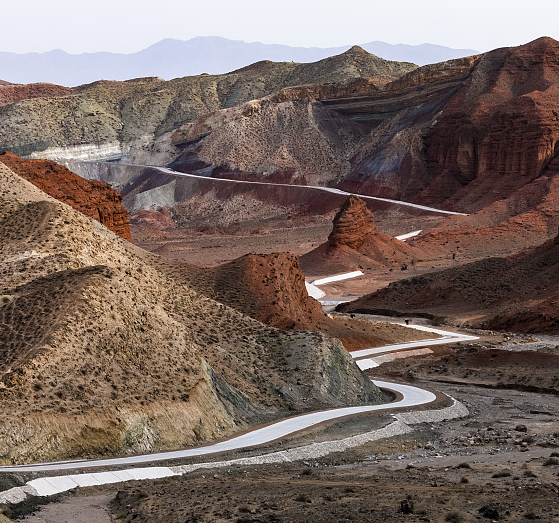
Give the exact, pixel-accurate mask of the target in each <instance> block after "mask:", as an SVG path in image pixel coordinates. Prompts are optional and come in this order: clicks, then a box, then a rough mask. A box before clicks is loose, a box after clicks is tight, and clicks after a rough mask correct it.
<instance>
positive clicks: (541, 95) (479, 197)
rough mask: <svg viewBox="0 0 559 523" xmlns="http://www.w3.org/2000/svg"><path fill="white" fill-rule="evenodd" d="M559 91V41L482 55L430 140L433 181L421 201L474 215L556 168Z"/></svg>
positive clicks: (428, 149)
mask: <svg viewBox="0 0 559 523" xmlns="http://www.w3.org/2000/svg"><path fill="white" fill-rule="evenodd" d="M558 95H559V42H557V41H555V40H553V39H551V38H540V39H538V40H536V41H534V42H531V43H529V44H526V45H523V46H520V47H513V48H503V49H497V50H495V51H491V52H489V53H486V54H485V55H483V57H482V58H481V60H480V61H479V63H478V64H477V66H476V67H475V69H474V70H473V72H472V74H471V75H470V77H469V78H468V79H467V81H466V82H465V83H464V85H463V87H462V88H461V89H460V91H459V92H458V93H457V94H456V95H455V96H454V97H453V98H452V99H451V100H449V102H448V103H447V104H446V106H445V108H444V110H443V111H442V113H441V114H440V115H438V117H437V120H436V123H435V125H434V126H433V128H432V130H431V131H430V132H429V134H428V135H427V136H426V138H425V145H426V161H427V165H428V167H429V170H430V175H431V180H429V185H428V186H427V187H426V189H425V190H424V191H423V192H422V194H421V199H422V201H427V200H429V201H431V202H433V201H436V202H444V201H445V200H446V203H447V204H448V205H452V206H454V207H457V206H459V207H461V208H463V209H468V212H472V211H475V210H478V209H480V208H482V207H483V206H485V205H487V204H488V203H491V202H492V201H495V200H498V199H500V198H502V197H503V196H507V195H508V194H510V193H511V192H512V191H514V190H516V189H518V188H519V187H521V186H523V185H525V184H526V183H528V182H530V181H531V180H533V179H535V178H537V177H538V176H540V175H542V174H544V172H545V171H546V169H547V168H548V167H553V166H550V163H551V162H552V161H553V159H554V158H557V155H558V153H559V151H558V148H557V143H558V142H559V117H558V109H557V97H558ZM554 170H555V172H558V171H559V169H558V168H557V166H555V167H554Z"/></svg>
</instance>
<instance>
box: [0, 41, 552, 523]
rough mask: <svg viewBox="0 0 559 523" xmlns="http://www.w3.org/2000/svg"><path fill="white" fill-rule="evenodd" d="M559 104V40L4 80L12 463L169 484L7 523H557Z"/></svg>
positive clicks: (0, 455) (5, 411)
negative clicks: (142, 73) (140, 471)
mask: <svg viewBox="0 0 559 523" xmlns="http://www.w3.org/2000/svg"><path fill="white" fill-rule="evenodd" d="M558 100H559V42H557V41H555V40H553V39H551V38H540V39H538V40H535V41H533V42H530V43H527V44H525V45H522V46H519V47H509V48H501V49H496V50H494V51H490V52H487V53H484V54H482V55H477V56H472V57H468V58H461V59H457V60H451V61H448V62H443V63H440V64H431V65H427V66H423V67H417V66H415V65H413V64H407V63H398V62H389V61H386V60H382V59H379V58H378V57H375V56H374V55H371V54H369V53H367V52H366V51H364V50H363V49H361V48H360V47H358V46H355V47H353V48H351V49H350V50H349V51H347V52H346V53H344V54H342V55H339V56H334V57H331V58H328V59H326V60H321V61H319V62H315V63H309V64H296V63H273V62H258V63H256V64H253V65H251V66H248V67H245V68H243V69H240V70H238V71H233V72H231V73H228V74H225V75H200V76H197V77H185V78H178V79H175V80H172V81H168V82H165V81H163V80H161V79H157V78H147V79H146V78H144V79H136V80H130V81H127V82H106V81H100V82H95V83H94V84H89V85H84V86H80V87H75V88H64V87H59V86H53V85H49V84H34V85H29V86H26V85H14V84H9V83H0V101H1V102H0V124H1V125H0V128H1V129H2V131H0V148H1V149H2V150H4V149H5V150H6V151H8V152H4V153H3V154H1V155H0V235H1V237H2V242H0V275H1V276H2V278H1V284H0V420H1V423H0V462H1V463H0V465H4V466H6V465H14V466H15V465H21V464H29V463H32V462H46V461H52V462H58V461H61V460H70V461H71V460H75V459H78V460H79V459H86V458H98V457H106V458H108V457H120V456H123V457H131V458H132V457H134V458H133V459H140V458H141V459H142V460H143V461H139V462H138V463H143V464H144V465H143V466H145V467H146V470H152V469H153V471H155V470H163V469H164V470H171V469H172V471H171V472H170V473H169V474H167V475H166V476H165V477H163V476H157V477H159V479H153V478H155V477H156V476H155V475H151V476H150V475H149V473H148V475H147V476H145V477H147V478H148V479H143V480H141V481H139V480H138V481H133V480H130V481H127V482H126V483H125V482H124V480H123V479H122V478H126V479H130V478H131V477H132V476H126V474H127V470H132V469H127V468H126V467H127V465H124V464H122V463H120V462H119V463H120V464H115V463H114V462H111V463H110V464H107V463H105V464H104V466H103V467H102V468H100V469H99V470H105V471H108V472H111V473H114V474H115V475H118V474H122V477H120V476H119V477H120V478H121V479H119V481H120V483H116V484H108V483H102V482H100V481H99V482H98V483H95V482H93V483H88V485H96V486H86V487H83V486H82V485H81V484H79V487H80V488H74V487H75V486H76V485H78V483H77V482H76V481H74V480H72V479H68V478H69V476H68V477H66V476H64V471H63V470H62V469H56V467H57V466H58V465H57V464H52V467H53V468H54V470H53V469H49V470H48V471H45V470H39V469H37V470H33V471H32V470H30V469H29V467H27V469H25V468H18V469H10V470H4V471H1V470H0V499H1V497H2V495H4V496H8V494H9V495H11V494H10V493H13V492H15V493H17V495H22V497H20V498H17V499H18V500H19V501H18V502H15V501H10V502H7V503H6V504H5V505H4V506H1V505H0V522H2V521H3V520H2V518H3V517H4V519H5V520H7V521H11V520H14V519H23V518H25V521H35V522H44V523H47V522H48V523H51V522H56V523H62V522H64V521H73V522H77V523H86V522H91V521H96V522H98V523H105V522H107V523H108V522H112V523H125V522H126V523H127V522H130V521H137V522H144V521H145V522H150V523H151V522H158V521H161V522H174V521H177V522H179V521H180V522H184V521H188V522H195V521H208V522H210V521H212V522H213V521H218V522H219V521H236V522H238V523H243V522H246V523H248V522H254V523H255V522H265V521H266V522H267V521H278V522H300V521H309V520H312V521H332V522H337V521H388V522H392V521H394V522H396V521H398V522H401V521H432V522H458V523H459V522H473V521H510V522H521V521H528V520H539V521H542V522H557V521H559V501H558V499H559V498H558V497H557V495H558V494H559V486H558V485H559V479H558V478H559V420H558V418H557V413H559V399H558V391H559V381H558V380H559V378H558V369H559V313H558V311H559V283H558V277H559V273H558V271H559V235H558V228H559V146H558V145H557V144H558V143H559V123H558V122H559V116H558V115H559V101H558ZM22 122H25V124H23V123H22ZM16 154H17V155H18V156H16ZM20 156H21V158H20ZM37 158H43V159H40V160H38V159H37ZM44 158H51V159H52V158H55V159H60V161H61V162H62V161H63V162H64V163H65V165H66V166H62V165H59V164H57V163H55V162H54V161H52V160H45V159H44ZM88 160H94V161H88ZM99 160H101V161H99ZM76 173H77V174H76ZM78 174H81V175H83V176H84V178H81V177H80V176H78ZM130 240H131V241H130ZM342 273H352V274H351V278H347V279H344V274H342ZM332 276H334V277H335V276H339V277H340V278H339V279H337V280H336V279H334V281H331V280H330V281H329V280H328V279H327V280H326V281H320V280H321V279H323V278H325V277H332ZM346 276H347V275H346ZM317 280H318V281H317ZM311 284H312V285H311ZM309 292H314V293H317V294H316V295H321V297H320V298H319V299H320V302H319V301H317V300H315V299H312V298H311V297H310V296H309ZM325 311H328V312H329V313H328V314H326V312H325ZM441 329H446V330H441ZM449 329H452V331H453V332H450V331H449ZM362 369H364V370H362ZM371 380H375V383H373V381H371ZM390 384H392V386H393V387H396V388H392V389H391V388H390ZM398 386H400V387H401V388H400V389H398V388H397V387H398ZM402 387H403V388H402ZM405 387H407V389H406V388H405ZM391 391H392V392H391ZM410 391H411V392H410ZM414 394H417V395H418V396H419V397H421V398H425V397H427V398H430V399H429V400H425V401H423V400H417V398H416V399H415V400H412V399H410V398H412V396H413V395H414ZM414 397H415V396H414ZM422 401H423V403H422ZM391 402H392V406H391ZM399 402H403V406H400V407H398V409H399V410H396V409H395V408H394V405H396V406H398V405H400V403H399ZM406 402H409V403H406ZM385 404H386V405H385ZM365 405H371V406H375V408H376V406H379V405H380V406H381V407H380V408H381V409H383V410H376V411H374V412H373V411H371V410H369V411H367V412H366V413H365V412H363V411H360V413H359V414H357V415H352V416H348V415H347V412H345V411H344V414H343V417H339V418H337V419H335V420H332V419H330V420H329V421H324V418H320V424H315V425H313V426H311V425H308V426H305V427H304V429H301V426H299V427H298V430H297V431H295V432H289V433H287V434H283V433H282V434H283V435H282V436H281V437H280V436H274V438H270V439H268V440H266V441H264V442H262V441H260V440H250V441H251V444H250V445H247V446H245V447H229V448H228V449H227V450H223V451H221V452H219V453H209V454H203V453H201V454H199V455H196V456H194V457H193V454H191V455H189V457H181V458H175V459H172V458H168V457H167V455H165V457H161V459H158V460H157V461H154V460H153V456H152V455H151V454H152V453H153V452H156V451H162V450H174V449H177V450H178V449H185V448H187V449H191V448H192V449H194V451H198V450H200V451H201V452H202V451H203V450H204V449H206V446H207V445H209V444H211V443H213V442H216V441H217V442H230V441H232V440H230V439H229V438H230V437H232V436H234V435H240V436H239V437H241V438H242V437H243V436H248V437H252V435H253V434H254V432H253V429H255V428H260V429H262V430H272V428H273V427H275V426H276V423H275V422H276V421H278V420H284V418H289V420H284V421H286V422H287V421H289V422H293V420H295V421H301V420H302V419H304V418H305V417H304V416H303V414H304V413H309V412H312V411H319V412H317V414H319V415H323V414H325V413H330V409H335V408H336V409H337V408H342V407H349V406H365ZM313 415H314V414H313ZM305 419H306V418H305ZM282 423H283V421H282V422H281V423H278V424H277V425H281V424H282ZM270 427H272V428H270ZM370 434H381V436H379V437H378V438H373V437H371V438H369V439H367V440H366V442H365V443H363V441H365V440H362V439H360V438H362V437H365V436H367V437H368V435H370ZM349 440H351V441H353V442H354V443H352V444H351V445H350V444H347V445H346V446H343V445H345V443H344V444H343V445H342V443H341V442H347V441H349ZM254 441H258V443H260V444H258V443H254ZM355 442H358V443H355ZM340 445H342V446H340ZM198 447H199V448H198ZM318 448H320V449H325V448H328V449H329V450H328V451H324V452H323V451H322V450H321V451H320V452H318V450H317V449H318ZM212 449H213V447H212ZM220 449H223V447H220ZM309 449H314V450H309ZM315 451H316V452H315ZM313 452H315V453H314V454H313ZM144 454H149V456H147V457H145V458H144ZM308 455H310V456H313V457H311V458H307V457H301V456H308ZM273 456H275V457H277V456H281V459H280V458H278V459H275V457H274V459H272V457H273ZM292 456H295V457H292ZM316 456H319V457H316ZM259 460H260V461H259ZM90 465H97V464H87V463H86V464H84V463H82V462H79V463H77V464H76V463H71V462H68V463H66V465H65V466H66V467H68V470H74V469H75V470H77V471H78V473H82V474H85V475H87V472H86V471H87V470H89V469H90ZM49 466H50V465H49ZM72 467H73V468H72ZM189 467H190V468H189ZM197 467H201V468H197ZM177 468H178V470H179V471H180V472H176V471H177ZM64 470H65V469H64ZM181 474H182V475H181ZM59 475H60V476H61V478H58V480H57V479H56V478H55V476H59ZM92 477H95V476H94V475H92ZM99 477H101V476H99ZM49 478H50V479H49ZM53 478H54V479H53ZM149 478H152V479H149ZM41 480H43V481H44V482H46V483H49V481H52V484H51V487H52V486H53V485H57V484H60V483H61V482H62V483H64V481H67V482H69V483H67V484H66V487H62V488H61V489H59V490H56V492H58V494H56V495H49V493H48V492H49V491H48V489H47V490H46V491H45V492H46V493H44V495H43V493H41V492H40V491H39V490H28V491H25V490H24V489H26V488H27V489H29V488H35V487H33V481H41ZM72 481H73V483H72ZM88 481H89V480H88ZM57 482H58V483H57ZM35 485H37V483H35ZM68 485H70V486H68ZM30 486H31V487H30ZM57 488H58V487H57ZM14 489H15V490H14ZM22 492H23V494H22ZM60 492H65V493H62V494H60ZM6 493H8V494H6ZM14 495H15V494H14ZM4 499H8V498H7V497H5V498H4ZM10 499H15V498H10ZM2 513H3V514H4V515H2Z"/></svg>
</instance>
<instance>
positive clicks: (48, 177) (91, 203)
mask: <svg viewBox="0 0 559 523" xmlns="http://www.w3.org/2000/svg"><path fill="white" fill-rule="evenodd" d="M0 162H2V163H3V164H4V165H6V166H7V167H9V168H10V169H11V170H12V171H13V172H15V173H17V174H19V175H20V176H21V177H23V178H25V179H26V180H28V181H30V182H31V183H32V184H33V185H35V186H36V187H38V188H39V189H41V190H42V191H44V192H46V193H47V194H49V195H50V196H52V197H53V198H56V199H57V200H59V201H61V202H64V203H67V204H68V205H70V206H71V207H73V208H74V209H76V210H77V211H80V212H81V213H83V214H85V215H86V216H89V217H90V218H93V219H94V220H97V221H98V222H100V223H102V224H103V225H104V226H105V227H107V229H110V230H111V231H113V232H114V233H116V234H118V235H119V236H122V238H124V239H125V240H128V241H132V236H131V235H130V224H129V222H128V215H127V211H126V208H125V207H124V206H123V205H122V196H121V195H120V194H119V193H118V192H116V191H115V190H113V189H111V186H110V185H109V184H108V183H105V182H100V181H98V180H85V179H84V178H82V177H81V176H78V175H77V174H74V173H73V172H71V171H70V170H68V169H67V168H66V167H64V166H63V165H58V164H57V163H55V162H52V161H50V160H23V159H22V158H18V157H17V156H15V155H13V154H11V153H8V152H5V153H2V154H0Z"/></svg>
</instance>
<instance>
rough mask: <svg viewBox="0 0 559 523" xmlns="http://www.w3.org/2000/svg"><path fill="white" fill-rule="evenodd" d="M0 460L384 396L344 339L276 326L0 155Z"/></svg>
mask: <svg viewBox="0 0 559 523" xmlns="http://www.w3.org/2000/svg"><path fill="white" fill-rule="evenodd" d="M0 235H1V237H2V242H0V274H1V275H2V277H1V278H0V282H1V284H0V418H1V419H2V425H1V426H0V461H1V462H3V463H16V462H29V461H39V460H54V459H63V458H74V457H90V456H99V455H107V454H121V453H128V452H147V451H151V450H156V449H165V448H167V449H168V448H177V447H180V446H184V445H189V444H193V443H196V442H199V441H209V440H212V439H216V438H221V437H224V436H227V435H229V434H231V433H232V432H235V431H236V430H239V429H241V428H245V427H247V426H250V425H255V424H259V423H263V422H267V421H269V420H271V419H274V418H278V417H281V416H283V415H285V414H286V413H288V412H293V411H295V412H297V411H303V410H309V409H320V408H327V407H331V406H338V405H344V406H345V405H348V404H363V403H371V402H378V401H382V395H381V394H380V392H379V391H378V389H376V387H374V385H373V384H372V383H371V382H370V380H369V379H368V378H366V377H365V376H364V375H363V374H362V373H361V372H360V371H359V369H358V368H357V367H356V365H355V364H354V362H353V361H352V359H351V357H350V356H349V355H348V354H347V352H346V351H345V350H344V349H343V347H342V345H341V344H340V343H339V342H338V341H337V340H334V339H332V338H329V337H327V336H325V335H323V334H319V333H310V332H305V331H300V332H295V333H294V332H285V331H279V330H276V329H273V328H271V327H268V326H266V325H264V324H262V323H260V322H258V321H256V320H254V319H252V318H250V317H248V316H246V315H244V314H242V313H240V312H238V311H236V310H234V309H232V308H229V307H227V306H225V305H223V304H220V303H219V302H216V301H215V300H213V299H211V298H210V297H208V296H203V295H201V294H199V293H197V292H196V291H195V290H193V289H192V288H191V287H189V286H188V285H186V284H184V283H182V282H179V281H177V280H173V279H170V278H169V277H168V275H167V274H166V273H165V272H162V271H161V270H159V269H158V268H157V267H156V266H155V265H154V262H153V260H154V259H155V258H154V256H153V255H150V254H148V253H145V252H144V251H141V250H140V249H138V248H136V247H134V246H133V245H131V244H130V243H129V242H126V241H124V240H123V239H121V238H119V237H117V236H115V235H114V234H113V233H111V232H109V231H107V229H106V228H104V227H102V226H101V225H100V224H98V223H97V222H95V221H93V220H91V219H89V218H87V217H86V216H84V215H82V214H81V213H78V212H77V211H75V210H73V209H71V208H70V207H68V206H67V205H63V204H62V203H60V202H58V201H56V200H54V199H53V198H51V197H49V196H48V195H46V194H45V193H43V192H41V191H40V190H39V189H37V188H36V187H35V186H33V185H32V184H30V183H29V182H27V181H26V180H24V179H23V178H21V177H19V176H17V175H16V174H14V173H13V172H11V171H10V170H8V169H7V167H5V166H4V165H3V164H0Z"/></svg>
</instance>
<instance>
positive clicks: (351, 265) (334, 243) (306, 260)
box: [301, 195, 414, 275]
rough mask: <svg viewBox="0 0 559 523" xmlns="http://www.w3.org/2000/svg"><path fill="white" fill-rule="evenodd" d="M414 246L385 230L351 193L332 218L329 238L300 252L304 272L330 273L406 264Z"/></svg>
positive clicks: (403, 266)
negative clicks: (379, 226)
mask: <svg viewBox="0 0 559 523" xmlns="http://www.w3.org/2000/svg"><path fill="white" fill-rule="evenodd" d="M413 256H414V249H412V248H411V247H410V246H409V245H407V244H406V243H404V242H401V241H399V240H396V239H394V238H392V237H390V236H387V235H385V234H382V233H381V232H379V231H378V230H377V228H376V227H375V225H374V221H373V216H372V214H371V212H370V211H369V209H368V208H367V205H366V204H365V202H364V201H363V200H361V198H359V197H358V196H356V195H351V196H350V197H349V198H348V199H347V200H346V202H345V203H344V205H343V206H342V208H341V209H340V211H339V212H338V213H337V214H336V216H335V217H334V221H333V226H332V232H331V233H330V235H329V237H328V241H327V242H326V243H323V244H322V245H320V246H319V247H317V248H316V249H313V250H312V251H310V252H308V253H307V254H305V255H303V256H301V266H302V267H303V270H304V271H305V274H313V275H318V274H328V273H336V272H343V271H346V270H356V269H361V270H366V269H372V268H373V267H374V268H375V269H378V268H389V267H390V268H395V267H398V268H407V265H408V263H411V262H412V260H413Z"/></svg>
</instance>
